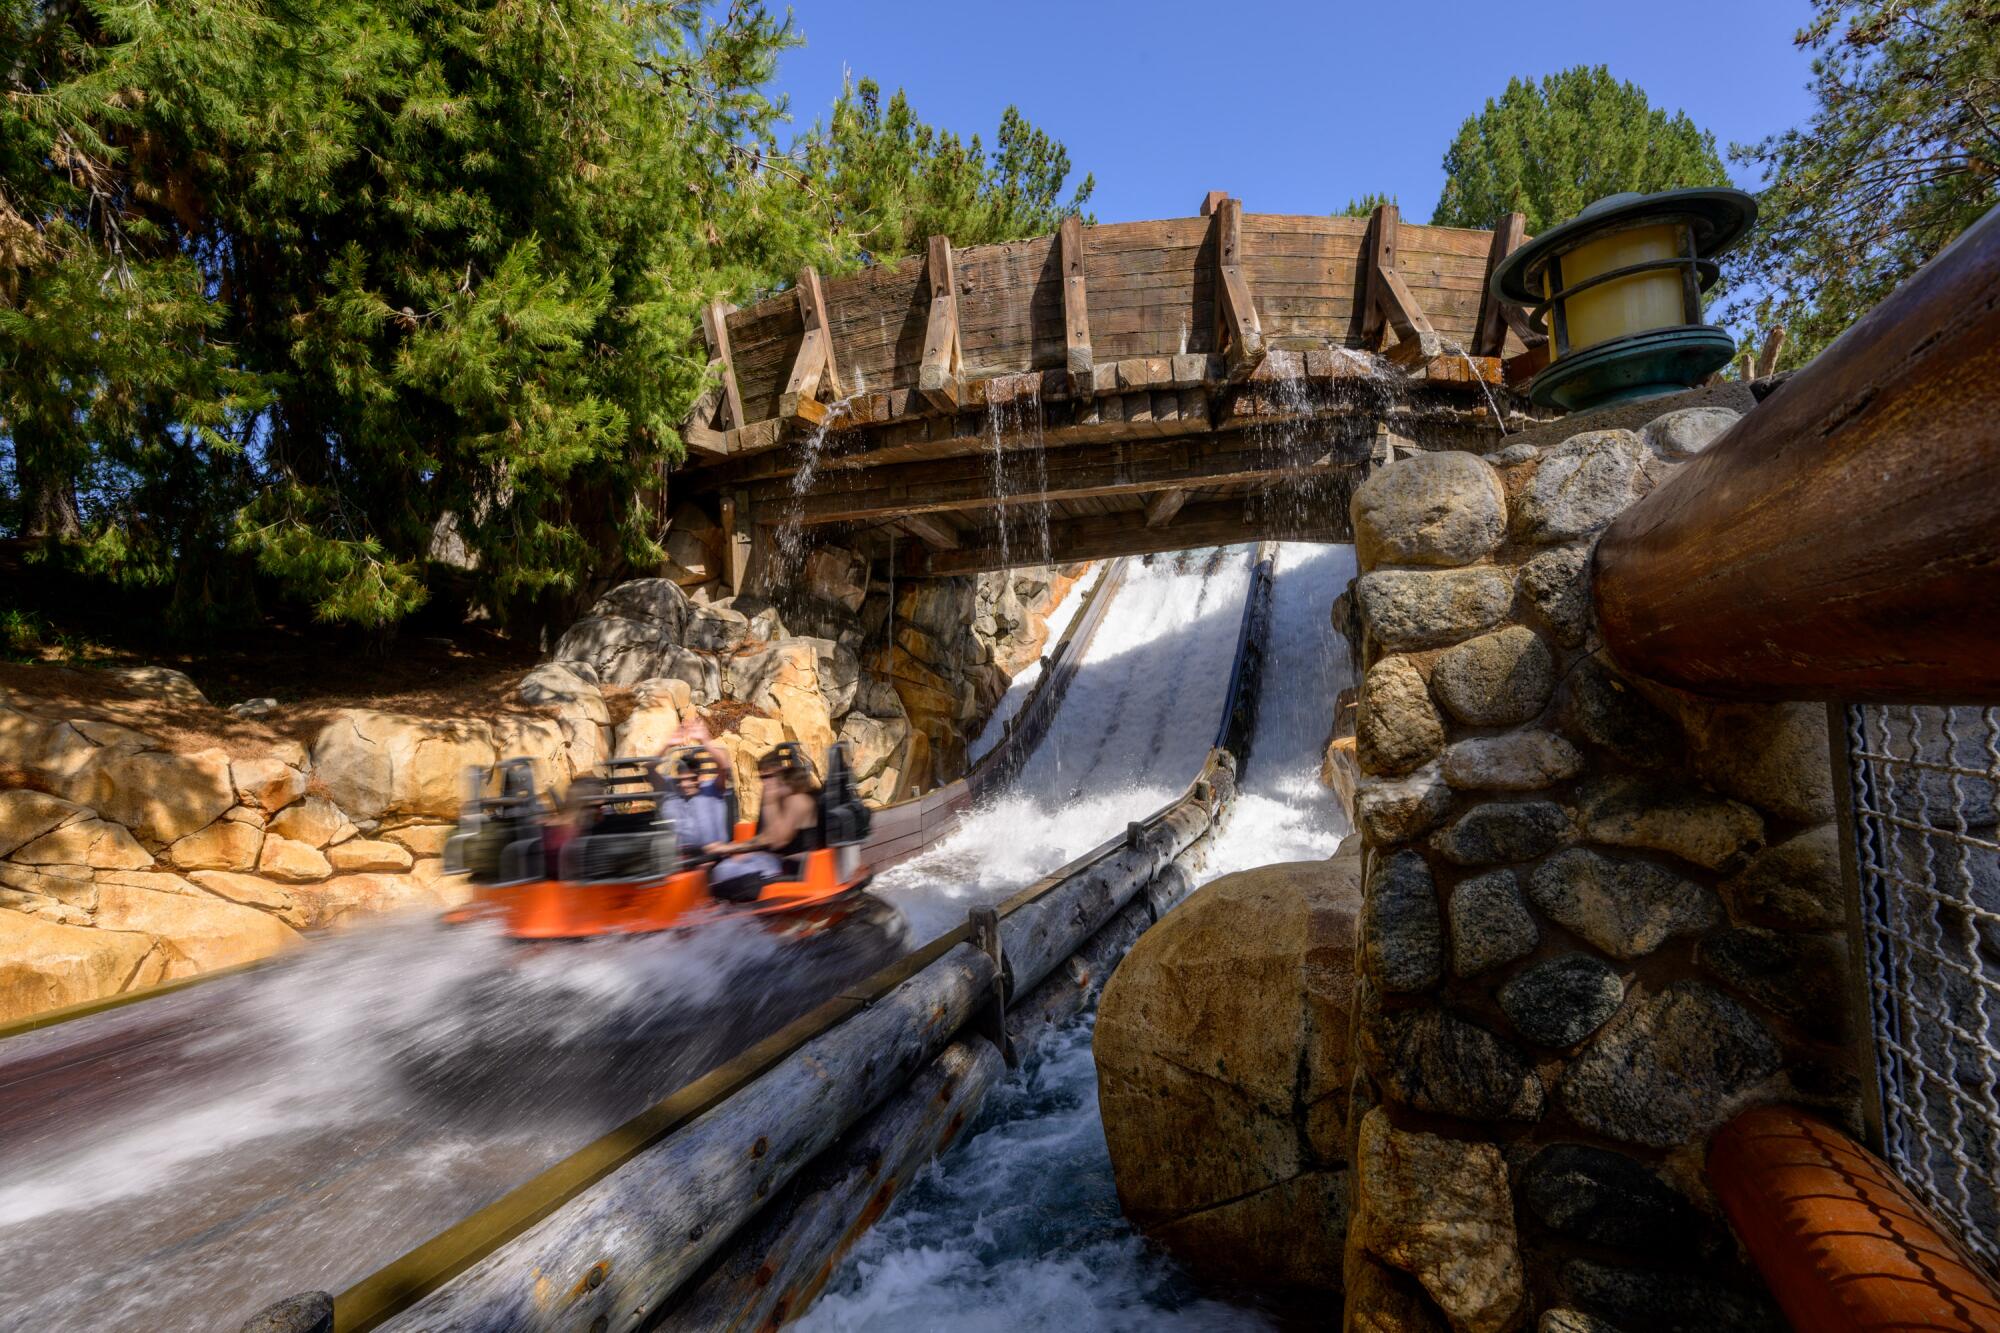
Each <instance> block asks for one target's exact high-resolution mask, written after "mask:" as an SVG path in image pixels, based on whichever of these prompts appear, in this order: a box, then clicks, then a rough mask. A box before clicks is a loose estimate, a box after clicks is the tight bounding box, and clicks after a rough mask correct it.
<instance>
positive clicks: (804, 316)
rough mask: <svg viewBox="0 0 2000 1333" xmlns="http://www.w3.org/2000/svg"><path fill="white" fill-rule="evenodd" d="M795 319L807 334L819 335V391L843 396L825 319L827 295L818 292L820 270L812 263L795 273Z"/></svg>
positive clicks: (829, 330) (838, 364)
mask: <svg viewBox="0 0 2000 1333" xmlns="http://www.w3.org/2000/svg"><path fill="white" fill-rule="evenodd" d="M798 318H800V320H804V324H806V332H812V330H818V332H820V344H822V346H820V358H822V370H824V376H822V378H820V388H826V390H828V392H832V396H834V398H840V396H844V392H842V388H840V362H838V360H836V358H834V330H832V326H830V322H828V318H826V292H822V290H820V270H818V268H814V266H812V264H806V266H804V268H800V270H798Z"/></svg>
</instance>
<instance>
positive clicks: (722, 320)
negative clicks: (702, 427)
mask: <svg viewBox="0 0 2000 1333" xmlns="http://www.w3.org/2000/svg"><path fill="white" fill-rule="evenodd" d="M735 312H736V307H735V306H733V305H730V304H728V303H727V302H724V301H710V302H709V303H708V304H707V305H705V306H703V307H702V308H701V331H702V335H703V336H704V337H705V338H707V340H708V354H709V357H710V358H711V359H712V360H714V361H717V362H720V363H721V382H722V395H723V397H722V406H723V409H724V411H725V412H726V413H727V415H726V416H725V417H724V419H723V420H722V421H721V422H720V423H718V424H719V427H720V429H723V430H728V429H730V428H732V427H735V426H743V425H747V424H749V423H747V422H745V421H744V420H743V392H742V390H741V389H739V388H738V387H737V384H736V365H735V362H734V361H733V360H732V359H731V357H730V355H729V317H730V316H731V315H732V314H734V313H735Z"/></svg>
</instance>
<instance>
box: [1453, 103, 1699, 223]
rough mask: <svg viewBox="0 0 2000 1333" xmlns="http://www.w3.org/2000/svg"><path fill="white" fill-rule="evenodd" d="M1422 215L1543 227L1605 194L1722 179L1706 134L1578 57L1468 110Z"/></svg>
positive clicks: (1570, 215) (1646, 191) (1647, 191)
mask: <svg viewBox="0 0 2000 1333" xmlns="http://www.w3.org/2000/svg"><path fill="white" fill-rule="evenodd" d="M1444 172H1445V183H1444V193H1443V195H1441V196H1440V197H1439V199H1438V204H1437V209H1436V211H1435V212H1434V213H1433V214H1432V215H1431V222H1432V223H1433V224H1434V225H1436V226H1440V227H1490V226H1492V225H1493V222H1494V220H1495V219H1496V218H1498V217H1499V216H1500V215H1501V214H1503V213H1509V212H1519V213H1524V214H1526V215H1527V219H1528V230H1529V232H1531V233H1533V232H1542V231H1547V230H1548V229H1549V228H1550V227H1552V226H1554V225H1555V224H1557V223H1559V222H1564V221H1567V220H1568V219H1570V218H1573V217H1575V216H1576V215H1577V213H1578V212H1580V211H1581V210H1582V209H1583V207H1584V206H1585V205H1587V204H1590V203H1592V202H1594V201H1596V200H1598V199H1601V198H1603V197H1604V196H1605V195H1607V194H1617V193H1620V192H1621V191H1626V190H1636V191H1638V192H1640V193H1643V194H1650V193H1653V192H1655V191H1658V190H1673V189H1685V188H1690V187H1695V186H1706V185H1727V184H1729V174H1728V172H1726V171H1725V170H1724V169H1723V166H1722V159H1721V158H1720V157H1719V156H1718V155H1717V153H1716V149H1715V136H1714V135H1713V134H1711V133H1709V132H1708V131H1706V130H1703V129H1701V128H1700V127H1699V126H1697V125H1696V124H1695V123H1694V122H1693V121H1692V120H1690V119H1689V118H1688V116H1687V114H1686V113H1685V112H1678V111H1677V112H1675V113H1674V114H1673V115H1671V116H1669V115H1668V114H1667V113H1666V111H1664V110H1662V109H1661V108H1659V107H1655V106H1653V105H1652V104H1651V102H1649V101H1648V100H1647V98H1646V94H1645V93H1644V92H1643V91H1642V90H1641V89H1640V88H1639V87H1638V85H1636V84H1633V83H1620V82H1618V81H1617V80H1616V79H1613V78H1612V77H1611V73H1610V71H1609V70H1607V69H1606V68H1605V67H1604V66H1602V65H1599V66H1596V67H1594V68H1593V67H1590V66H1586V65H1578V66H1576V67H1575V68H1573V69H1566V70H1563V71H1562V72H1561V73H1558V74H1551V75H1549V76H1548V77H1546V78H1544V79H1542V81H1541V82H1540V83H1535V82H1532V81H1530V80H1527V79H1519V78H1516V79H1510V80H1508V82H1507V90H1506V91H1505V92H1503V93H1501V94H1500V96H1499V98H1498V99H1497V100H1496V99H1488V101H1487V103H1486V106H1485V108H1484V109H1483V110H1482V111H1481V112H1480V113H1479V114H1478V115H1475V116H1471V117H1468V118H1467V119H1466V122H1465V124H1464V125H1463V126H1462V127H1460V129H1459V131H1458V137H1457V138H1456V139H1454V140H1453V141H1452V144H1451V147H1450V148H1449V149H1448V150H1446V152H1445V155H1444Z"/></svg>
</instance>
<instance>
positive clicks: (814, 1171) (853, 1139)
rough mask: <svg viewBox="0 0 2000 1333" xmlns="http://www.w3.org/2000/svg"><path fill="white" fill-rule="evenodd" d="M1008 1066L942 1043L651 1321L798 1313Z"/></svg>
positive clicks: (700, 1326)
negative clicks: (921, 1066) (941, 1048)
mask: <svg viewBox="0 0 2000 1333" xmlns="http://www.w3.org/2000/svg"><path fill="white" fill-rule="evenodd" d="M1005 1073H1006V1066H1005V1064H1004V1063H1003V1062H1002V1060H1001V1058H1000V1052H999V1051H998V1050H997V1049H996V1048H995V1047H994V1045H993V1044H992V1043H991V1042H989V1041H986V1040H983V1039H982V1038H979V1037H968V1038H964V1039H962V1040H959V1041H955V1042H953V1043H952V1044H951V1045H949V1046H947V1047H945V1048H944V1051H943V1052H942V1053H941V1054H940V1055H939V1056H938V1057H937V1059H935V1060H933V1061H932V1062H931V1063H930V1065H929V1066H928V1067H927V1068H926V1069H924V1070H923V1072H922V1073H920V1074H918V1075H917V1077H916V1078H914V1079H912V1080H911V1081H910V1084H909V1086H908V1087H906V1088H904V1089H903V1090H902V1091H901V1092H899V1093H897V1094H896V1095H895V1096H894V1097H892V1098H890V1099H889V1101H888V1102H886V1103H885V1104H884V1105H883V1106H882V1107H881V1108H880V1109H879V1110H877V1111H875V1112H873V1113H872V1114H870V1115H869V1116H868V1118H867V1119H865V1120H863V1121H862V1122H861V1123H860V1124H858V1125H856V1126H855V1127H854V1129H853V1131H852V1132H851V1133H849V1134H848V1135H847V1137H846V1138H844V1139H842V1140H841V1141H840V1143H839V1144H837V1145H836V1146H835V1147H833V1148H832V1149H830V1150H828V1151H827V1152H826V1153H825V1154H823V1155H822V1156H821V1158H820V1159H819V1160H817V1161H815V1162H814V1163H813V1164H812V1166H811V1167H810V1168H809V1169H808V1170H807V1171H806V1172H804V1173H803V1174H802V1175H801V1176H800V1177H799V1179H798V1180H796V1181H794V1182H793V1183H792V1184H791V1185H790V1186H788V1187H787V1188H786V1189H785V1191H784V1192H783V1193H782V1194H780V1195H779V1196H778V1197H776V1198H775V1199H773V1200H772V1201H771V1204H770V1206H769V1207H767V1208H766V1209H765V1210H764V1211H763V1213H761V1214H760V1215H759V1218H758V1221H757V1223H756V1224H755V1225H754V1226H752V1227H751V1228H750V1229H749V1231H748V1232H747V1234H745V1235H743V1236H741V1237H739V1238H738V1239H737V1240H735V1241H734V1242H732V1244H731V1247H730V1249H729V1251H728V1252H727V1253H725V1254H724V1255H722V1256H721V1258H720V1260H719V1261H718V1262H717V1263H716V1264H715V1265H713V1266H712V1267H711V1268H710V1270H709V1271H708V1272H706V1273H704V1274H703V1276H702V1278H701V1280H700V1282H699V1283H698V1284H696V1285H695V1286H694V1287H693V1289H692V1290H689V1291H686V1292H683V1293H679V1294H677V1295H676V1296H675V1298H674V1300H673V1302H672V1304H671V1305H670V1306H669V1307H668V1309H667V1310H666V1312H665V1313H664V1314H663V1315H662V1316H661V1317H660V1318H659V1320H658V1322H657V1323H656V1324H655V1325H654V1327H655V1328H658V1329H663V1330H666V1329H687V1330H690V1331H695V1330H699V1333H711V1330H714V1331H718V1333H719V1331H721V1330H728V1331H729V1333H743V1331H745V1330H751V1329H755V1330H759V1331H760V1333H761V1331H762V1330H768V1329H775V1328H777V1327H778V1326H779V1325H781V1324H783V1323H785V1322H787V1321H788V1320H791V1319H796V1318H797V1317H798V1316H799V1315H800V1314H801V1313H802V1312H803V1311H804V1310H805V1308H806V1307H807V1306H808V1305H810V1304H812V1302H813V1299H814V1298H815V1297H817V1296H818V1295H819V1293H820V1289H821V1288H823V1287H824V1286H825V1285H826V1283H827V1281H828V1279H830V1278H831V1277H832V1276H833V1271H834V1269H835V1268H837V1267H838V1266H839V1265H840V1261H841V1260H842V1259H843V1258H845V1257H846V1255H847V1252H848V1250H849V1249H851V1248H852V1247H853V1245H854V1243H855V1242H856V1241H857V1240H859V1239H861V1237H862V1236H863V1235H865V1234H866V1233H867V1231H868V1228H869V1227H871V1226H873V1225H874V1224H875V1223H876V1221H877V1220H879V1219H880V1218H881V1216H882V1214H883V1213H885V1212H887V1211H888V1209H889V1206H890V1204H891V1203H893V1202H894V1201H895V1198H896V1196H897V1195H898V1194H899V1193H901V1191H902V1189H903V1187H904V1186H906V1185H908V1184H909V1182H910V1178H911V1177H912V1176H914V1175H915V1174H916V1173H917V1172H918V1171H919V1170H920V1169H922V1167H923V1166H924V1164H925V1163H927V1162H929V1161H930V1160H931V1158H932V1157H934V1156H936V1155H937V1154H938V1153H941V1152H943V1151H944V1150H945V1149H946V1148H948V1147H950V1146H951V1144H952V1142H953V1141H954V1140H955V1139H956V1138H957V1137H958V1135H959V1133H960V1132H961V1131H962V1130H963V1129H964V1128H965V1126H966V1124H967V1123H968V1122H969V1121H970V1120H971V1119H972V1117H973V1116H975V1115H977V1114H978V1112H979V1107H980V1105H981V1104H982V1103H983V1102H984V1101H985V1100H986V1094H987V1092H988V1091H989V1090H991V1088H992V1087H993V1085H994V1084H995V1083H998V1082H999V1081H1000V1079H1001V1077H1002V1076H1003V1075H1004V1074H1005Z"/></svg>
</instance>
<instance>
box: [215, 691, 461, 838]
mask: <svg viewBox="0 0 2000 1333" xmlns="http://www.w3.org/2000/svg"><path fill="white" fill-rule="evenodd" d="M495 757H496V751H495V747H494V744H493V729H492V728H491V727H490V726H488V725H487V724H486V723H484V722H476V721H451V722H446V721H439V720H437V719H432V718H417V717H406V716H404V715H401V714H398V713H378V712H375V711H374V710H372V709H365V708H349V709H343V710H342V711H340V712H338V713H336V714H334V716H333V719H332V720H331V721H329V722H328V723H327V724H326V726H325V727H323V728H321V730H320V733H319V735H318V736H317V737H315V738H314V740H313V746H312V758H313V767H314V769H315V770H316V772H317V774H318V777H319V780H320V781H321V782H322V783H323V784H325V786H326V789H327V793H328V794H329V795H330V796H331V797H332V798H333V800H334V801H335V802H336V803H337V804H338V805H339V806H340V808H341V809H342V810H345V811H346V812H347V814H348V815H349V817H350V818H353V819H356V820H363V819H375V818H378V817H380V816H382V815H399V814H408V815H431V816H435V817H440V818H450V817H453V816H455V815H456V814H457V813H458V810H459V806H460V804H461V803H462V802H463V801H464V799H465V791H466V776H465V775H466V770H467V769H469V768H474V767H478V768H485V767H490V766H491V765H492V764H493V762H494V759H495ZM217 813H220V811H218V812H217Z"/></svg>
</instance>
